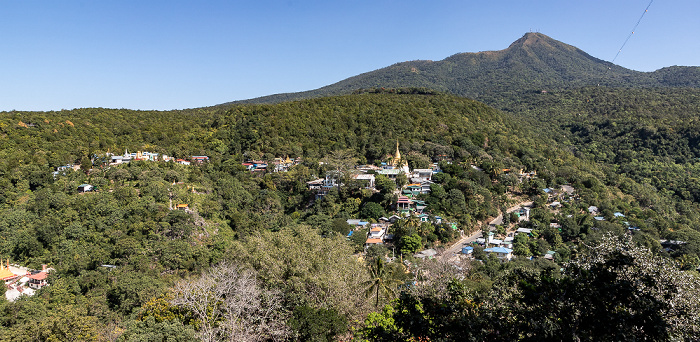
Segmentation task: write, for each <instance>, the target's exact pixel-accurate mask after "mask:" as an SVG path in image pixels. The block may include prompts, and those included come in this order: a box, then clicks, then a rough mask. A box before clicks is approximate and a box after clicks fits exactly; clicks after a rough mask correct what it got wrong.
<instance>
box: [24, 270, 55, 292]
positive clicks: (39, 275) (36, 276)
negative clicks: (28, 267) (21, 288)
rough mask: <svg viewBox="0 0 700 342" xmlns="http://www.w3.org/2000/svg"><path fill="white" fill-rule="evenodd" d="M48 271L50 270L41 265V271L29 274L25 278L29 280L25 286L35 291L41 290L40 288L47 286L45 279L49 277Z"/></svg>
mask: <svg viewBox="0 0 700 342" xmlns="http://www.w3.org/2000/svg"><path fill="white" fill-rule="evenodd" d="M49 270H51V269H50V268H49V269H47V268H46V265H42V270H41V271H35V272H31V274H30V275H28V276H27V278H29V281H28V282H27V285H28V286H29V287H30V288H32V289H35V290H38V289H41V288H42V287H44V286H46V285H48V282H47V281H46V278H47V277H48V275H49Z"/></svg>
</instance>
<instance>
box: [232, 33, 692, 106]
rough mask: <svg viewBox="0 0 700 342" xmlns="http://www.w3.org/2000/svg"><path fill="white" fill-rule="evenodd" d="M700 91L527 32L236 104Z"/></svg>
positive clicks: (674, 76)
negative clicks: (597, 89) (412, 94)
mask: <svg viewBox="0 0 700 342" xmlns="http://www.w3.org/2000/svg"><path fill="white" fill-rule="evenodd" d="M594 85H604V86H609V87H700V68H699V67H678V66H674V67H668V68H662V69H659V70H657V71H654V72H639V71H634V70H630V69H625V68H623V67H620V66H617V65H614V64H612V63H609V62H606V61H603V60H600V59H598V58H595V57H593V56H591V55H589V54H587V53H586V52H584V51H582V50H580V49H578V48H576V47H574V46H571V45H568V44H565V43H562V42H560V41H557V40H555V39H552V38H550V37H548V36H546V35H544V34H541V33H532V32H530V33H527V34H525V35H524V36H523V37H522V38H520V39H518V40H516V41H515V42H513V43H512V44H511V45H510V46H509V47H508V48H506V49H504V50H500V51H485V52H477V53H459V54H456V55H453V56H450V57H447V58H445V59H444V60H441V61H424V60H418V61H409V62H402V63H397V64H394V65H391V66H389V67H386V68H382V69H379V70H375V71H371V72H367V73H364V74H360V75H357V76H354V77H351V78H348V79H345V80H342V81H340V82H337V83H334V84H331V85H328V86H326V87H322V88H319V89H315V90H310V91H304V92H298V93H287V94H277V95H271V96H264V97H260V98H256V99H250V100H245V101H238V102H237V103H278V102H282V101H290V100H297V99H303V98H313V97H320V96H329V95H340V94H349V93H351V92H352V91H354V90H357V89H361V88H381V87H385V88H398V87H423V88H429V89H434V90H438V91H444V92H448V93H451V94H455V95H459V96H465V97H469V98H473V99H477V100H479V101H482V102H485V103H487V104H489V105H492V106H495V107H497V108H503V106H502V105H501V101H502V100H503V98H504V97H506V98H507V97H510V96H513V94H518V93H520V92H522V91H524V90H561V89H572V88H579V87H583V86H594Z"/></svg>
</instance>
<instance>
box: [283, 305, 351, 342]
mask: <svg viewBox="0 0 700 342" xmlns="http://www.w3.org/2000/svg"><path fill="white" fill-rule="evenodd" d="M289 326H290V328H292V329H293V330H295V331H296V332H297V338H298V339H299V341H313V342H317V341H318V342H325V341H328V342H330V341H335V337H336V336H338V335H340V334H342V333H344V332H345V331H346V330H347V320H346V319H345V317H343V316H340V315H339V314H338V312H336V311H335V310H334V309H324V308H321V309H314V308H311V307H308V306H305V305H304V306H297V307H296V308H294V312H293V316H292V318H290V320H289Z"/></svg>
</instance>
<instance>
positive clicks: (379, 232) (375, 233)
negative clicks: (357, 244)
mask: <svg viewBox="0 0 700 342" xmlns="http://www.w3.org/2000/svg"><path fill="white" fill-rule="evenodd" d="M384 234H386V228H384V226H382V225H378V224H376V223H375V224H373V225H372V228H370V229H369V238H370V239H380V240H382V241H383V240H384Z"/></svg>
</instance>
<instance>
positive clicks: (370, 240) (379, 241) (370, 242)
mask: <svg viewBox="0 0 700 342" xmlns="http://www.w3.org/2000/svg"><path fill="white" fill-rule="evenodd" d="M383 244H384V241H382V239H375V238H367V241H365V248H367V247H369V246H373V245H383Z"/></svg>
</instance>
